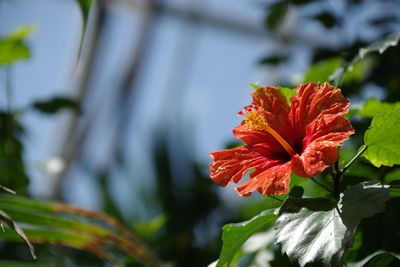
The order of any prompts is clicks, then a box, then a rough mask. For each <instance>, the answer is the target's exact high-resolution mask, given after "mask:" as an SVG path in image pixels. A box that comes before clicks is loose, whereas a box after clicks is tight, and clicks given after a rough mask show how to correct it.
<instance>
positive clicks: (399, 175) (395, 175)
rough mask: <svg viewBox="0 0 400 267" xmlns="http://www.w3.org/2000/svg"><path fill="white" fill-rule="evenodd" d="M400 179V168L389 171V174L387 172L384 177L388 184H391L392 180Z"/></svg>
mask: <svg viewBox="0 0 400 267" xmlns="http://www.w3.org/2000/svg"><path fill="white" fill-rule="evenodd" d="M399 180H400V169H397V170H393V171H391V172H389V173H388V174H386V176H385V179H384V181H385V183H386V184H390V183H391V182H394V181H399Z"/></svg>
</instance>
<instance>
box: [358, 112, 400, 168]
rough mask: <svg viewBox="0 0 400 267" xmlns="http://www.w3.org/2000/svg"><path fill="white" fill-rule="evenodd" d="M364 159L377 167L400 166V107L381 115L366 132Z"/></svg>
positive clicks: (378, 115) (376, 117) (373, 120)
mask: <svg viewBox="0 0 400 267" xmlns="http://www.w3.org/2000/svg"><path fill="white" fill-rule="evenodd" d="M364 143H365V145H367V146H368V149H367V150H366V151H365V152H364V154H363V157H365V158H366V159H368V160H369V161H370V162H371V163H372V164H373V165H375V166H376V167H380V166H381V165H384V166H393V165H394V164H400V107H398V108H396V109H394V110H393V111H390V112H386V113H379V114H377V115H376V116H375V117H374V118H373V119H372V123H371V126H370V127H369V128H368V130H367V131H366V132H365V136H364Z"/></svg>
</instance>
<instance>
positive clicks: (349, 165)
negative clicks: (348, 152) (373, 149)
mask: <svg viewBox="0 0 400 267" xmlns="http://www.w3.org/2000/svg"><path fill="white" fill-rule="evenodd" d="M367 148H368V147H367V146H366V145H362V146H361V148H360V150H359V151H358V153H357V154H356V155H355V156H354V158H352V159H351V160H350V161H349V162H348V163H347V164H346V166H344V167H343V169H341V170H340V173H341V175H342V174H343V173H345V172H346V171H347V169H348V168H350V167H351V165H353V163H354V162H355V161H356V160H357V159H358V158H359V157H360V156H361V155H362V154H363V153H364V152H365V150H367Z"/></svg>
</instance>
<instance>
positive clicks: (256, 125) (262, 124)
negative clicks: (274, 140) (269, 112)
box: [244, 110, 270, 132]
mask: <svg viewBox="0 0 400 267" xmlns="http://www.w3.org/2000/svg"><path fill="white" fill-rule="evenodd" d="M244 116H245V117H246V118H245V119H244V124H245V125H246V127H247V128H250V129H253V130H257V131H263V132H268V129H269V128H270V127H269V126H268V123H267V122H266V121H265V119H264V118H263V117H261V115H260V114H258V112H257V111H255V110H252V111H250V112H248V113H246V114H245V115H244Z"/></svg>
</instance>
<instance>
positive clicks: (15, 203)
mask: <svg viewBox="0 0 400 267" xmlns="http://www.w3.org/2000/svg"><path fill="white" fill-rule="evenodd" d="M0 209H2V210H4V211H5V212H7V214H9V215H10V216H11V217H12V218H13V219H14V220H15V221H16V222H18V223H20V225H21V226H22V229H23V230H24V232H25V234H26V236H27V238H28V239H29V240H30V241H31V242H32V243H44V244H60V245H63V246H68V247H72V248H76V249H80V250H86V251H89V252H91V253H93V254H94V255H96V256H98V257H99V258H101V259H104V260H107V261H109V262H111V263H112V264H114V265H117V264H118V263H119V262H118V260H117V257H115V256H114V255H113V253H112V252H113V250H118V251H120V252H122V253H124V254H125V255H130V256H132V257H134V258H135V259H137V260H138V261H140V262H142V263H143V264H145V265H146V266H147V265H150V266H152V265H155V264H156V262H158V260H157V259H156V258H155V256H154V254H153V252H152V251H151V250H150V249H149V248H148V246H147V245H146V244H145V243H144V242H143V241H142V240H141V239H140V238H139V237H138V236H136V235H135V234H134V233H132V232H131V231H129V230H128V229H126V228H125V227H124V226H122V225H121V223H119V222H118V221H117V220H116V219H114V218H113V217H110V216H108V215H105V214H102V213H98V212H93V211H88V210H83V209H79V208H75V207H73V206H70V205H66V204H62V203H52V202H43V201H35V200H31V199H27V198H24V197H18V196H9V195H4V194H0ZM0 237H2V238H4V239H6V240H10V241H19V237H18V236H17V235H16V234H15V233H14V232H12V231H5V232H1V231H0Z"/></svg>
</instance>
